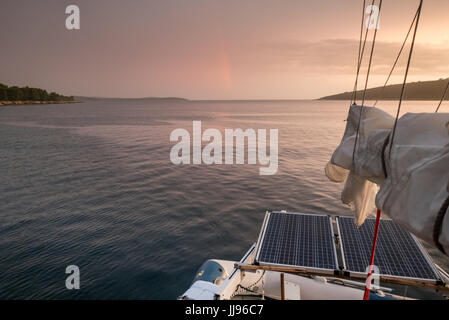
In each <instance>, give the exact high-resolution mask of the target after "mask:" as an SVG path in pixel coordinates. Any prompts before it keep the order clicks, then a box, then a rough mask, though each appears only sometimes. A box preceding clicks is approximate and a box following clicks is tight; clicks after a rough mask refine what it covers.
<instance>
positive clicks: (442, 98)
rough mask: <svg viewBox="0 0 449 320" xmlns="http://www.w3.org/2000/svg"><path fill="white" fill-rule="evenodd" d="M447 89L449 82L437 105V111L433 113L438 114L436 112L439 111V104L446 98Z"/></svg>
mask: <svg viewBox="0 0 449 320" xmlns="http://www.w3.org/2000/svg"><path fill="white" fill-rule="evenodd" d="M448 88H449V80H448V81H447V86H446V89H445V90H444V93H443V96H442V97H441V100H440V103H439V104H438V107H437V109H436V110H435V113H437V112H438V110H440V107H441V104H442V103H443V100H444V98H445V97H446V93H447V89H448Z"/></svg>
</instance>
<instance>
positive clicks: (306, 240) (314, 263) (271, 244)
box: [256, 212, 337, 270]
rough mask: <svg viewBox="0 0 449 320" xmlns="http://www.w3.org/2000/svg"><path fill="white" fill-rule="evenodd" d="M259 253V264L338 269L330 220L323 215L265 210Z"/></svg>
mask: <svg viewBox="0 0 449 320" xmlns="http://www.w3.org/2000/svg"><path fill="white" fill-rule="evenodd" d="M268 215H269V216H268V218H267V221H266V227H265V232H264V233H263V234H262V236H261V239H260V241H259V242H260V245H259V253H258V256H257V258H256V260H257V262H259V263H260V264H275V265H288V266H299V267H308V268H314V269H328V270H335V269H337V259H336V250H335V242H334V234H333V230H332V221H331V219H330V217H328V216H325V215H311V214H300V213H286V212H270V213H268Z"/></svg>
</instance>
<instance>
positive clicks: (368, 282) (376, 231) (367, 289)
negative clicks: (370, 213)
mask: <svg viewBox="0 0 449 320" xmlns="http://www.w3.org/2000/svg"><path fill="white" fill-rule="evenodd" d="M381 215H382V211H380V210H379V209H377V215H376V226H375V227H374V238H373V247H372V248H371V260H370V263H369V272H368V275H367V277H366V283H365V293H364V295H363V300H369V294H370V287H371V276H372V275H373V265H374V255H375V254H376V244H377V236H378V234H379V224H380V216H381Z"/></svg>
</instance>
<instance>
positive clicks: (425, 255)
mask: <svg viewBox="0 0 449 320" xmlns="http://www.w3.org/2000/svg"><path fill="white" fill-rule="evenodd" d="M343 219H347V220H353V218H352V217H342V216H337V217H336V224H337V233H338V236H339V238H340V252H341V256H342V263H343V270H344V271H346V272H348V273H349V275H350V276H353V277H359V278H366V275H367V273H366V272H360V271H354V270H350V266H348V265H347V257H348V255H347V254H346V253H345V252H346V251H347V250H345V245H344V231H342V228H341V225H342V223H341V221H342V220H343ZM374 220H375V219H373V218H369V219H367V221H368V222H374ZM385 222H388V223H390V222H391V223H394V222H393V220H390V219H381V223H380V227H379V232H381V230H382V223H384V224H385ZM352 223H353V221H352ZM365 223H366V221H365ZM398 227H399V226H398ZM384 228H385V227H384ZM399 228H400V227H399ZM403 231H404V232H405V233H407V234H408V235H410V237H411V239H412V240H413V244H415V245H416V247H417V249H418V251H419V253H420V254H421V255H422V258H423V259H424V261H425V262H426V263H427V266H428V267H429V269H430V270H431V272H432V273H433V275H434V278H422V277H411V276H404V275H397V274H391V273H383V272H382V271H381V272H380V275H381V276H385V277H389V278H395V279H408V280H416V281H421V282H426V283H438V282H439V281H440V277H439V276H438V274H439V273H438V271H437V270H436V268H435V266H434V263H433V262H432V259H431V258H430V256H429V254H428V253H427V251H426V250H425V249H424V247H423V245H422V244H421V243H420V241H419V240H418V239H417V238H416V237H415V236H414V235H413V234H411V233H409V232H408V231H406V230H403ZM373 235H374V232H373ZM370 241H371V242H369V248H370V250H369V254H371V245H372V238H371V239H370ZM377 245H378V246H379V241H378V244H377ZM346 249H347V248H346ZM376 249H377V248H376ZM376 253H377V250H376ZM376 257H377V255H376ZM376 257H375V258H376ZM368 263H369V262H368ZM374 265H376V259H375V260H374ZM367 266H368V265H367Z"/></svg>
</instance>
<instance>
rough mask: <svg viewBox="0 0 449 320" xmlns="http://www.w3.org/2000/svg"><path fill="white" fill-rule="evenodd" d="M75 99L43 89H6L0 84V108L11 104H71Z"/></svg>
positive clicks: (14, 87)
mask: <svg viewBox="0 0 449 320" xmlns="http://www.w3.org/2000/svg"><path fill="white" fill-rule="evenodd" d="M73 102H76V101H75V98H74V97H72V96H70V97H68V96H64V95H61V94H58V93H56V92H50V93H48V92H47V91H46V90H44V89H39V88H30V87H17V86H12V87H8V86H7V85H5V84H2V83H0V106H1V105H12V104H48V103H73Z"/></svg>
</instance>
